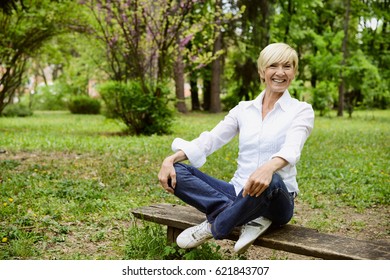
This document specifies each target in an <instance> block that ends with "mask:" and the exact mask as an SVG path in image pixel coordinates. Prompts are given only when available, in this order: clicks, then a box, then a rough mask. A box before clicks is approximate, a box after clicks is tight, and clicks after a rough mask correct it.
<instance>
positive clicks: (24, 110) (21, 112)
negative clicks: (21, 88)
mask: <svg viewBox="0 0 390 280" xmlns="http://www.w3.org/2000/svg"><path fill="white" fill-rule="evenodd" d="M32 114H33V112H32V111H31V110H30V108H28V106H27V105H25V104H22V103H16V104H12V105H8V106H7V107H6V108H5V109H4V110H3V112H2V113H1V116H5V117H29V116H32Z"/></svg>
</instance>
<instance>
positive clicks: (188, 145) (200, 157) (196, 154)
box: [172, 138, 206, 168]
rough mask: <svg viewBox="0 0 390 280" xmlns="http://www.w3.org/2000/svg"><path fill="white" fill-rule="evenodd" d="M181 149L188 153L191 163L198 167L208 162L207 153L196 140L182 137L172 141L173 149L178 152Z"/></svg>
mask: <svg viewBox="0 0 390 280" xmlns="http://www.w3.org/2000/svg"><path fill="white" fill-rule="evenodd" d="M179 150H182V151H183V152H184V153H185V154H186V156H187V158H188V160H189V162H190V163H191V165H193V166H194V167H196V168H199V167H201V166H202V165H203V164H205V162H206V155H205V154H204V153H203V152H202V150H201V149H199V147H198V146H197V145H196V144H195V143H194V142H190V141H186V140H184V139H181V138H176V139H174V140H173V142H172V151H174V152H177V151H179Z"/></svg>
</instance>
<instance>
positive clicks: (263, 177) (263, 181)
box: [242, 165, 274, 197]
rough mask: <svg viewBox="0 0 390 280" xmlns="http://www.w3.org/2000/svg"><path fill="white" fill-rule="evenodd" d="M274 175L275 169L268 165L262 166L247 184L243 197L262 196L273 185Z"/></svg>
mask: <svg viewBox="0 0 390 280" xmlns="http://www.w3.org/2000/svg"><path fill="white" fill-rule="evenodd" d="M273 174H274V172H273V169H271V168H269V167H268V166H267V165H262V166H260V167H259V168H257V169H256V171H255V172H253V173H252V175H251V176H250V177H249V179H248V181H247V182H246V184H245V186H244V190H243V192H242V196H243V197H245V196H247V195H248V194H249V195H250V196H255V197H258V196H260V195H261V194H262V193H263V192H264V191H265V190H266V189H267V188H268V186H269V184H270V183H271V181H272V175H273Z"/></svg>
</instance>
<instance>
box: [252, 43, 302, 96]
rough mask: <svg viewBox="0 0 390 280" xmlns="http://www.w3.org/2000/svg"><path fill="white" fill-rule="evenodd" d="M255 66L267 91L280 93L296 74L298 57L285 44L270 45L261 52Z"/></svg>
mask: <svg viewBox="0 0 390 280" xmlns="http://www.w3.org/2000/svg"><path fill="white" fill-rule="evenodd" d="M257 64H258V70H259V74H260V79H261V81H262V82H263V83H265V85H266V89H267V91H270V92H276V93H282V92H284V91H285V90H286V89H287V88H288V87H289V85H290V84H291V81H292V80H293V79H294V77H295V75H296V73H297V69H298V55H297V53H296V51H295V50H294V49H293V48H291V47H290V46H289V45H287V44H284V43H275V44H270V45H268V46H267V47H265V48H264V49H263V50H262V51H261V53H260V56H259V59H258V61H257Z"/></svg>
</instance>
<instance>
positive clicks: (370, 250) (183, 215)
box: [132, 204, 390, 260]
mask: <svg viewBox="0 0 390 280" xmlns="http://www.w3.org/2000/svg"><path fill="white" fill-rule="evenodd" d="M132 214H133V215H134V216H135V217H136V218H139V219H143V220H145V221H151V222H155V223H158V224H162V225H166V226H168V229H167V237H168V241H169V242H172V243H173V242H175V240H176V237H177V236H178V235H179V234H180V232H182V231H183V230H184V229H186V228H188V227H191V226H194V225H197V224H199V223H201V222H203V221H204V219H205V216H204V214H202V213H201V212H199V211H198V210H196V209H195V208H193V207H189V206H180V205H172V204H154V205H150V206H145V207H140V208H136V209H133V210H132ZM238 235H239V231H238V229H235V230H234V231H233V233H232V234H231V235H230V236H229V237H228V239H230V240H237V238H238ZM254 245H257V246H262V247H267V248H271V249H276V250H282V251H286V252H291V253H295V254H300V255H306V256H311V257H315V258H321V259H331V260H341V259H349V260H353V259H355V260H359V259H360V260H362V259H368V260H377V259H384V260H390V242H385V241H381V242H379V241H378V242H376V241H366V240H356V239H352V238H348V237H341V236H335V235H331V234H325V233H320V232H318V231H316V230H314V229H309V228H304V227H300V226H294V225H285V226H283V227H281V228H278V229H270V230H268V231H267V232H266V233H265V234H263V235H262V236H260V237H259V238H258V239H257V240H256V241H255V242H254Z"/></svg>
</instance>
